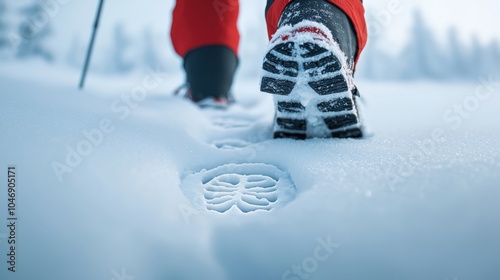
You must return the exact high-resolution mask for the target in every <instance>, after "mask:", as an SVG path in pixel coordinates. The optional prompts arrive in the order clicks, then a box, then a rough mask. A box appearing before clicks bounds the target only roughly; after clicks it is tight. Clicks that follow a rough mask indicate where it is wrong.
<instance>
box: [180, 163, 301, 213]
mask: <svg viewBox="0 0 500 280" xmlns="http://www.w3.org/2000/svg"><path fill="white" fill-rule="evenodd" d="M181 188H182V189H183V191H184V193H185V194H186V196H187V197H188V198H190V199H191V200H192V202H193V204H194V205H195V206H197V207H198V208H201V209H204V210H208V211H211V212H217V213H226V212H238V213H251V212H258V211H271V210H273V209H274V208H277V207H279V206H282V205H284V204H285V203H287V202H288V201H290V200H292V199H293V198H294V197H295V195H296V189H295V185H294V184H293V182H292V180H291V178H290V175H289V174H288V173H287V172H285V171H282V170H280V169H279V168H277V167H275V166H273V165H268V164H263V163H253V164H252V163H243V164H228V165H223V166H219V167H216V168H214V169H211V170H202V171H200V172H199V173H196V174H192V175H189V176H187V177H186V178H185V179H184V180H183V182H182V184H181Z"/></svg>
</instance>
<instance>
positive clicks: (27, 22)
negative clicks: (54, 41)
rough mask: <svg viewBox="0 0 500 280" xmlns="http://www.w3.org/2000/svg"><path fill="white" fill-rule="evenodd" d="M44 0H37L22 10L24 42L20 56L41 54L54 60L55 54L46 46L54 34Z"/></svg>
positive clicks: (20, 31) (20, 48)
mask: <svg viewBox="0 0 500 280" xmlns="http://www.w3.org/2000/svg"><path fill="white" fill-rule="evenodd" d="M43 4H44V1H43V0H35V1H34V2H32V4H30V5H28V6H27V7H25V8H24V9H22V10H21V16H22V17H23V19H24V20H23V21H22V22H21V24H20V26H19V34H20V35H21V37H22V39H23V40H22V42H21V44H20V45H19V49H18V52H17V55H18V56H19V57H29V56H40V57H42V58H44V59H45V60H47V61H52V60H53V58H54V56H53V54H52V52H50V51H49V49H48V48H47V46H46V41H47V39H48V38H49V37H50V35H51V34H52V28H51V23H50V18H49V16H48V15H47V13H46V12H45V11H44V10H43V7H42V5H43Z"/></svg>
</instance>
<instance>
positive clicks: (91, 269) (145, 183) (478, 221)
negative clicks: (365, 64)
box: [0, 62, 500, 280]
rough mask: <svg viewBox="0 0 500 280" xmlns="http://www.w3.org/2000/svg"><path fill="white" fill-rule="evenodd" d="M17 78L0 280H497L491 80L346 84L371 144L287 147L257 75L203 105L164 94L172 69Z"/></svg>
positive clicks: (499, 88) (1, 105) (1, 152)
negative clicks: (356, 93) (221, 106)
mask: <svg viewBox="0 0 500 280" xmlns="http://www.w3.org/2000/svg"><path fill="white" fill-rule="evenodd" d="M27 65H29V67H26V66H27ZM16 67H17V68H16ZM22 67H23V66H22V65H21V66H20V64H19V65H7V66H5V65H4V66H3V67H2V68H1V71H0V85H1V86H0V87H1V88H0V91H1V97H2V100H1V101H0V131H1V134H0V167H1V168H3V169H4V170H3V171H1V172H2V174H4V175H3V176H1V177H0V178H1V181H0V190H1V193H0V199H1V202H0V218H1V221H2V226H1V227H0V238H1V239H0V241H1V243H0V252H1V255H2V257H1V258H0V259H2V262H1V265H0V275H1V277H0V278H1V279H23V280H24V279H74V280H78V279H82V280H83V279H94V280H99V279H102V280H108V279H116V280H120V279H129V280H132V279H136V280H149V279H217V280H218V279H221V280H222V279H231V280H233V279H234V280H236V279H237V280H243V279H252V280H255V279H262V280H263V279H266V280H267V279H320V280H326V279H377V280H378V279H419V280H420V279H436V280H439V279H442V280H444V279H460V280H462V279H473V280H478V279H500V266H499V265H498V260H499V259H500V224H499V222H498V221H499V214H500V208H499V207H498V201H499V199H500V126H499V124H498V119H499V118H500V111H499V110H498V108H499V107H500V95H499V93H500V84H499V83H498V82H496V80H495V79H494V78H493V80H492V81H488V80H489V77H484V78H483V79H484V81H482V82H481V81H479V80H478V82H477V84H436V83H427V82H422V83H385V84H382V83H376V84H372V83H368V82H365V81H358V84H359V87H360V90H361V94H362V96H363V103H362V105H363V108H362V109H363V115H364V118H365V123H366V124H367V127H368V129H369V131H370V135H369V137H367V138H366V139H363V140H332V139H314V140H307V141H293V140H273V139H271V136H272V131H271V129H272V118H273V114H274V112H273V105H272V100H271V97H270V96H267V95H265V94H262V93H259V91H258V80H257V79H248V78H245V79H239V80H238V81H237V82H236V85H235V90H234V92H235V95H236V98H237V100H238V101H239V102H238V104H236V105H234V106H233V107H231V108H230V109H229V110H227V111H213V110H206V111H203V110H200V109H199V108H197V107H196V106H194V105H193V104H191V103H189V102H187V101H185V100H182V99H180V98H176V97H172V95H171V94H170V92H172V90H173V89H174V88H175V87H176V86H178V85H180V84H181V82H182V79H181V77H180V76H179V74H178V73H167V74H164V73H156V74H151V72H150V73H144V74H141V75H135V76H131V77H130V78H129V79H127V80H123V79H120V78H113V77H109V78H107V79H104V78H101V79H98V78H97V77H93V76H90V82H89V87H88V89H87V90H85V91H83V92H80V91H77V90H76V89H75V86H74V84H75V83H74V82H73V81H76V80H77V78H78V73H76V72H71V71H69V70H68V71H60V70H57V71H56V70H53V72H51V70H50V69H46V68H44V67H45V66H43V65H42V64H36V63H33V62H29V64H26V65H24V67H25V69H24V73H26V74H25V75H26V76H27V77H22V76H20V75H17V74H15V73H20V72H22V71H19V69H22ZM16 69H17V70H16ZM30 71H33V72H34V73H35V72H36V73H42V72H43V73H45V75H43V76H40V77H41V78H38V79H37V78H36V77H35V75H30ZM153 72H154V71H153ZM60 80H64V81H66V82H63V83H59V82H56V81H60ZM70 81H71V82H70ZM9 165H15V166H16V170H17V178H18V183H17V208H16V210H17V216H18V217H19V220H18V221H17V244H16V246H17V247H16V248H17V255H16V257H17V258H16V261H17V262H16V270H17V271H16V273H11V272H8V271H7V266H8V264H7V262H6V260H7V256H6V255H7V253H8V252H9V251H8V247H7V244H6V242H7V240H8V238H7V237H8V234H9V233H8V232H7V227H6V226H5V225H3V224H5V223H6V215H7V197H6V195H7V183H6V178H5V174H6V172H7V166H9ZM223 192H226V193H228V195H221V193H223ZM233 204H234V206H233V207H232V208H230V209H229V207H228V205H229V206H231V205H233ZM207 206H208V208H209V209H211V210H207ZM228 209H229V210H228ZM263 209H264V210H263ZM226 210H228V211H226ZM221 212H224V213H221Z"/></svg>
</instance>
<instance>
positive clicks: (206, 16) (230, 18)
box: [170, 0, 240, 57]
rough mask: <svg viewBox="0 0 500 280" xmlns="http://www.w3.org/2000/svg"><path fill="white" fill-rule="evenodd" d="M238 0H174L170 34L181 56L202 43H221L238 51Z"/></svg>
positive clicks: (210, 44)
mask: <svg viewBox="0 0 500 280" xmlns="http://www.w3.org/2000/svg"><path fill="white" fill-rule="evenodd" d="M238 13H239V2H238V0H177V1H176V4H175V8H174V12H173V19H172V29H171V31H170V37H171V39H172V44H173V46H174V49H175V51H176V52H177V53H178V54H179V55H180V56H182V57H184V56H185V55H186V54H187V53H188V52H189V51H191V50H194V49H197V48H199V47H204V46H213V45H223V46H226V47H228V48H230V49H231V50H233V51H234V53H235V54H238V45H239V41H240V34H239V32H238V27H237V21H238Z"/></svg>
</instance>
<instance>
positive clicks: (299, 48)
mask: <svg viewBox="0 0 500 280" xmlns="http://www.w3.org/2000/svg"><path fill="white" fill-rule="evenodd" d="M345 64H347V61H346V62H345ZM262 68H263V70H264V74H263V77H262V81H261V91H262V92H266V93H271V94H273V95H274V96H275V105H276V118H275V120H276V122H275V129H274V137H275V138H292V139H306V138H309V137H335V138H359V137H362V130H361V122H360V119H359V116H358V112H357V108H356V104H355V100H354V99H355V96H354V95H353V94H352V92H351V91H352V90H353V88H352V87H350V86H349V82H348V78H347V73H346V70H345V69H346V66H345V65H342V63H341V60H340V59H339V57H338V56H336V55H335V51H333V50H331V49H329V48H328V47H327V46H325V44H324V43H323V44H321V43H318V42H316V41H314V40H311V41H306V42H304V41H301V42H293V38H292V39H290V41H288V42H283V43H279V44H277V45H276V46H274V47H273V48H271V50H270V51H269V52H268V54H267V55H266V56H265V58H264V63H263V67H262ZM305 91H308V94H309V96H310V95H311V93H312V94H313V95H314V97H313V98H310V97H309V99H308V101H307V104H304V103H306V102H303V101H302V99H303V98H302V96H303V95H305V94H304V92H305ZM318 119H319V121H318ZM311 130H312V131H313V132H314V133H310V132H311ZM318 131H319V132H318ZM311 134H313V135H311ZM318 135H319V136H318Z"/></svg>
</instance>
